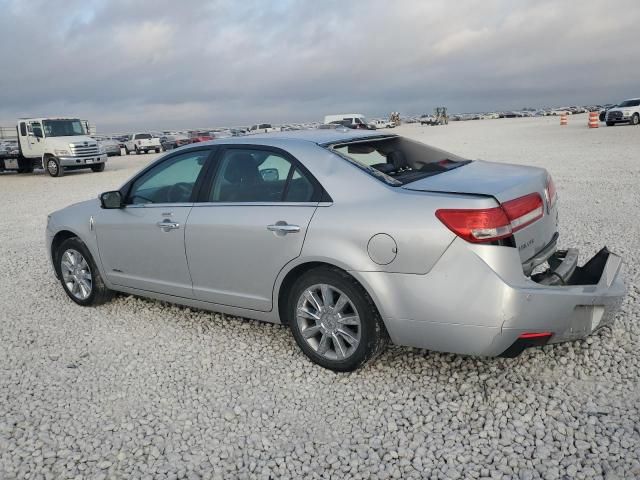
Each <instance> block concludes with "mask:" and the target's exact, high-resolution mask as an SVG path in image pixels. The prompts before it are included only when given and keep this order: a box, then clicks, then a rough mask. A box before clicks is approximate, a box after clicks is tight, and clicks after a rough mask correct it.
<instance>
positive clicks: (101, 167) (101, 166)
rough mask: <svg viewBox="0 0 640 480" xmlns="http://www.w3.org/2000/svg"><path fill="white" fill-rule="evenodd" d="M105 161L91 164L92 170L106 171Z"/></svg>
mask: <svg viewBox="0 0 640 480" xmlns="http://www.w3.org/2000/svg"><path fill="white" fill-rule="evenodd" d="M104 166H105V164H104V163H97V164H95V165H91V171H92V172H96V173H97V172H104Z"/></svg>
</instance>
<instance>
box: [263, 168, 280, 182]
mask: <svg viewBox="0 0 640 480" xmlns="http://www.w3.org/2000/svg"><path fill="white" fill-rule="evenodd" d="M260 175H262V180H264V181H265V182H275V181H277V180H280V174H279V173H278V169H277V168H265V169H264V170H260Z"/></svg>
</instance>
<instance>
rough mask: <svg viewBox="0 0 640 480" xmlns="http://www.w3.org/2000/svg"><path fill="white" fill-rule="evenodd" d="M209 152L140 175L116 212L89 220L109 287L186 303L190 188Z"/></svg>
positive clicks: (177, 158)
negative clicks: (117, 287)
mask: <svg viewBox="0 0 640 480" xmlns="http://www.w3.org/2000/svg"><path fill="white" fill-rule="evenodd" d="M209 153H210V150H206V149H204V150H196V151H190V152H185V153H181V154H177V155H173V156H171V157H169V158H167V159H165V160H163V161H162V162H161V163H158V164H155V165H153V166H152V167H151V168H149V169H148V170H147V171H146V172H143V173H142V174H141V175H140V176H139V177H138V178H137V179H136V180H135V181H134V182H133V184H132V185H131V188H130V189H129V192H128V195H127V197H126V202H125V203H126V206H125V207H124V208H122V209H114V210H107V209H103V210H100V213H99V214H98V215H97V218H96V219H95V228H96V234H97V237H98V249H99V252H100V259H101V261H102V264H103V266H104V271H105V275H106V276H107V278H108V279H109V281H110V282H112V283H113V284H115V285H120V286H124V287H131V288H136V289H140V290H146V291H150V292H158V293H164V294H168V295H174V296H178V297H185V298H191V297H192V296H193V295H192V285H191V277H190V275H189V267H188V265H187V259H186V256H185V250H184V235H185V225H186V224H187V219H188V217H189V213H190V212H191V209H192V206H193V198H192V197H193V194H194V191H195V186H196V184H197V182H198V180H199V179H200V177H201V176H202V174H203V170H204V168H203V167H204V165H205V162H206V159H207V157H208V156H209Z"/></svg>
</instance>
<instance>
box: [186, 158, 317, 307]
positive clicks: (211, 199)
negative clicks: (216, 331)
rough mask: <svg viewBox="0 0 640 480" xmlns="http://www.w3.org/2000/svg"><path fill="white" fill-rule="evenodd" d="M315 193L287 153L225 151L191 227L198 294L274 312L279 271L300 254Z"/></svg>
mask: <svg viewBox="0 0 640 480" xmlns="http://www.w3.org/2000/svg"><path fill="white" fill-rule="evenodd" d="M316 191H317V185H316V184H315V181H313V180H312V179H310V177H309V174H308V173H306V172H304V170H303V169H301V168H300V166H299V165H297V163H296V162H295V161H294V159H292V158H290V157H288V155H286V154H284V153H277V152H274V151H272V150H261V149H260V148H227V149H226V150H225V151H223V152H222V154H221V155H220V159H219V160H218V168H217V172H216V175H215V178H214V180H213V182H212V185H211V188H210V189H209V191H205V193H206V194H207V197H206V198H204V199H203V200H204V202H205V203H199V204H196V205H195V206H194V208H193V210H192V211H191V214H190V215H189V220H188V221H187V231H186V250H187V259H188V262H189V269H190V271H191V278H192V279H193V291H194V296H195V297H196V298H197V299H199V300H204V301H207V302H211V303H216V304H222V305H231V306H235V307H242V308H247V309H252V310H259V311H269V310H271V309H272V307H273V305H272V293H273V287H274V284H275V280H276V277H277V276H278V273H279V272H280V270H281V269H282V268H283V267H284V266H285V265H286V264H287V263H288V262H290V261H291V260H293V259H295V258H296V257H297V256H299V255H300V252H301V250H302V244H303V242H304V237H305V234H306V231H307V227H308V226H309V222H310V221H311V217H312V216H313V213H314V212H315V210H316V208H317V204H318V202H317V196H316Z"/></svg>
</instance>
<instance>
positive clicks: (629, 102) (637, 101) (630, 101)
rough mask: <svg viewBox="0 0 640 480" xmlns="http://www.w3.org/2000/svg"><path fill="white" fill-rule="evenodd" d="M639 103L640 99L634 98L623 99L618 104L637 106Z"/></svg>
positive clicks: (621, 105)
mask: <svg viewBox="0 0 640 480" xmlns="http://www.w3.org/2000/svg"><path fill="white" fill-rule="evenodd" d="M639 105H640V99H636V100H625V101H624V102H622V103H621V104H620V105H618V106H619V107H637V106H639Z"/></svg>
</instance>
